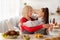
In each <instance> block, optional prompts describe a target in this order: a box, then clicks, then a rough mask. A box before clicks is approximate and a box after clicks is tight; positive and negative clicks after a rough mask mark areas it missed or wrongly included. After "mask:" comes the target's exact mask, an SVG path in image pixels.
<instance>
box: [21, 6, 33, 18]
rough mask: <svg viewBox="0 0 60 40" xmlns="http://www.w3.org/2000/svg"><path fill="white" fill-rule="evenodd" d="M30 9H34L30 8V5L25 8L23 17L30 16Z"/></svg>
mask: <svg viewBox="0 0 60 40" xmlns="http://www.w3.org/2000/svg"><path fill="white" fill-rule="evenodd" d="M29 9H32V7H31V6H29V5H26V6H25V7H24V8H23V10H22V16H24V17H27V16H28V15H27V14H28V10H29Z"/></svg>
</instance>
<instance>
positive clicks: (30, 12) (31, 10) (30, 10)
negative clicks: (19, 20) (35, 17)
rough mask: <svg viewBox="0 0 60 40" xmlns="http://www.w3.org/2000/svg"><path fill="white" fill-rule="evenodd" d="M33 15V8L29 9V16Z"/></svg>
mask: <svg viewBox="0 0 60 40" xmlns="http://www.w3.org/2000/svg"><path fill="white" fill-rule="evenodd" d="M32 13H33V9H32V8H29V9H28V16H29V17H31V16H32Z"/></svg>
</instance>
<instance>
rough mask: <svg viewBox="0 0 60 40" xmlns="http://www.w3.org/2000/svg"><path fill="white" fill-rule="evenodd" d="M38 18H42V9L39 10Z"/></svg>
mask: <svg viewBox="0 0 60 40" xmlns="http://www.w3.org/2000/svg"><path fill="white" fill-rule="evenodd" d="M38 17H44V12H43V11H42V9H40V10H39V13H38Z"/></svg>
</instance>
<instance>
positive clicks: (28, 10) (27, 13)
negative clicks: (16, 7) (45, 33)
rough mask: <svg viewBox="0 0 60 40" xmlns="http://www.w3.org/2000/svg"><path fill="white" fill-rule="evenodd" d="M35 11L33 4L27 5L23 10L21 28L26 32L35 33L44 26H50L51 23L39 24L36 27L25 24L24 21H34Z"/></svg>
mask: <svg viewBox="0 0 60 40" xmlns="http://www.w3.org/2000/svg"><path fill="white" fill-rule="evenodd" d="M32 13H33V8H32V7H31V6H28V5H26V6H25V7H24V8H23V10H22V16H23V17H22V18H21V19H20V28H21V31H22V33H24V34H33V33H34V32H35V31H37V30H40V29H42V28H49V25H47V24H44V25H37V26H34V27H29V26H25V25H24V23H25V22H27V21H34V19H32V18H31V16H32Z"/></svg>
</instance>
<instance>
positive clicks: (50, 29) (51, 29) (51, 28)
mask: <svg viewBox="0 0 60 40" xmlns="http://www.w3.org/2000/svg"><path fill="white" fill-rule="evenodd" d="M49 31H51V32H52V31H53V25H52V24H50V28H49Z"/></svg>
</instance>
